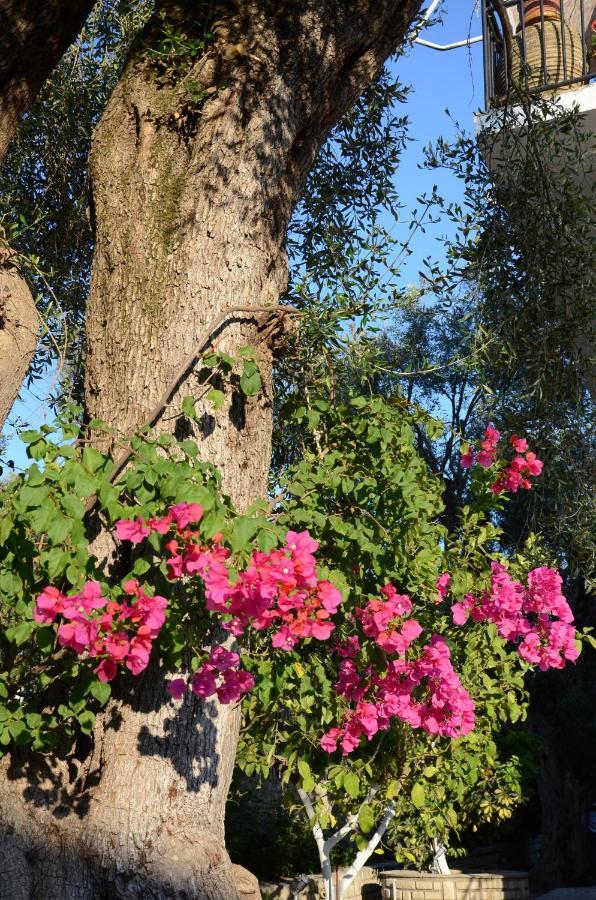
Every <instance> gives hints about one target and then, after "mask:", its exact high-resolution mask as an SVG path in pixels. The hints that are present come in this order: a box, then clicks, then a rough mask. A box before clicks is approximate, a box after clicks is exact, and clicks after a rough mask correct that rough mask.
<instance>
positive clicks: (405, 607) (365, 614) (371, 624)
mask: <svg viewBox="0 0 596 900" xmlns="http://www.w3.org/2000/svg"><path fill="white" fill-rule="evenodd" d="M381 593H382V594H383V595H384V597H385V599H384V600H381V599H379V600H371V601H370V602H369V603H368V604H367V605H366V607H365V608H364V609H357V610H355V616H356V618H357V619H359V620H360V624H361V625H362V630H363V632H364V633H365V635H366V636H367V637H370V638H372V639H373V640H374V641H375V643H376V644H378V645H379V647H381V648H382V649H383V650H385V652H386V653H399V654H401V655H403V654H404V653H405V652H406V650H407V649H408V647H409V646H410V644H411V643H412V641H415V640H416V638H417V637H419V636H420V635H421V634H422V628H421V626H420V625H419V623H418V622H417V621H416V619H407V620H406V621H405V622H403V623H402V624H401V627H400V620H401V617H402V616H405V615H409V613H411V612H412V601H411V600H410V598H409V597H407V596H406V595H405V594H398V593H397V591H396V590H395V588H394V587H393V585H391V584H386V585H385V587H383V588H381Z"/></svg>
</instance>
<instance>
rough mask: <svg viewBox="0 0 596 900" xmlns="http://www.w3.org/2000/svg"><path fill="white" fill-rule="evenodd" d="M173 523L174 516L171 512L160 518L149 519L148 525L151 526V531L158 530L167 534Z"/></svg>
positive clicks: (159, 532)
mask: <svg viewBox="0 0 596 900" xmlns="http://www.w3.org/2000/svg"><path fill="white" fill-rule="evenodd" d="M171 524H172V516H171V515H170V514H169V513H168V515H166V516H161V518H159V519H149V520H148V521H147V527H148V528H150V529H151V531H156V532H157V534H167V532H168V531H169V530H170V525H171Z"/></svg>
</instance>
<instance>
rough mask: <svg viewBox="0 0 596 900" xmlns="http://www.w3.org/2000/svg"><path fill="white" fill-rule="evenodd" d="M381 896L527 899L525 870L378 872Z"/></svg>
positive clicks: (397, 899)
mask: <svg viewBox="0 0 596 900" xmlns="http://www.w3.org/2000/svg"><path fill="white" fill-rule="evenodd" d="M380 880H381V886H382V898H383V900H528V898H529V896H530V892H529V888H528V876H527V873H525V872H493V873H486V872H482V873H478V874H473V875H464V874H463V873H462V872H452V873H451V875H431V874H427V873H425V872H408V871H399V872H398V871H394V872H391V871H389V872H381V873H380Z"/></svg>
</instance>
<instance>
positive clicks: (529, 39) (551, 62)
mask: <svg viewBox="0 0 596 900" xmlns="http://www.w3.org/2000/svg"><path fill="white" fill-rule="evenodd" d="M542 33H543V32H542V28H541V25H540V23H538V24H535V25H527V26H526V27H525V29H524V30H523V32H522V29H521V28H519V29H518V31H517V34H516V35H515V38H514V43H513V60H512V65H511V72H512V75H513V78H514V79H515V80H516V81H517V82H518V83H519V84H520V86H521V87H524V88H527V89H532V88H539V87H541V86H542V85H545V84H553V83H556V82H559V81H567V80H568V79H570V78H578V77H580V76H581V75H582V74H583V62H584V52H585V51H584V44H583V41H582V38H581V35H580V34H579V33H578V32H577V31H573V30H572V29H571V28H570V27H569V26H568V25H564V26H563V29H561V22H560V21H553V20H551V19H547V20H545V22H544V59H545V63H546V67H544V66H543V64H542ZM524 35H525V51H526V52H525V60H524V53H523V50H524V47H523V36H524ZM563 43H564V46H565V54H564V57H563ZM498 84H499V92H500V93H501V94H505V93H506V91H505V72H504V68H503V66H501V70H500V72H499V78H498ZM574 86H575V85H568V86H567V87H560V88H557V93H559V92H560V91H563V90H569V88H573V87H574Z"/></svg>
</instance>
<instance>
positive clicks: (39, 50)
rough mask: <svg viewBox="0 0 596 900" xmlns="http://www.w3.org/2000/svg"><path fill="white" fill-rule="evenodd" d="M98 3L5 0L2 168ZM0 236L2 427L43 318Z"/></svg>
mask: <svg viewBox="0 0 596 900" xmlns="http://www.w3.org/2000/svg"><path fill="white" fill-rule="evenodd" d="M92 6H93V0H0V165H1V164H2V161H3V159H4V156H5V155H6V151H7V150H8V146H9V144H10V142H11V141H12V139H13V137H14V136H15V134H16V131H17V129H18V126H19V122H20V120H21V116H22V115H23V113H25V112H26V111H27V110H28V109H29V108H30V107H31V105H32V103H33V101H34V100H35V98H36V97H37V94H38V93H39V91H40V89H41V87H42V85H43V83H44V82H45V80H46V78H47V77H48V76H49V75H50V73H51V72H52V70H53V69H54V67H55V65H56V63H57V62H58V60H59V59H60V57H61V56H62V54H63V53H64V52H65V50H66V48H67V47H68V45H69V44H70V43H71V42H72V41H73V40H74V38H75V37H76V36H77V33H78V32H79V30H80V28H81V26H82V24H83V22H84V20H85V17H86V16H87V14H88V13H89V10H90V9H91V7H92ZM2 237H3V236H2V233H1V231H0V428H2V425H3V424H4V420H5V419H6V416H7V415H8V413H9V411H10V408H11V406H12V404H13V402H14V399H15V397H16V395H17V394H18V391H19V388H20V387H21V383H22V381H23V378H24V377H25V374H26V372H27V369H28V368H29V363H30V362H31V359H32V358H33V354H34V352H35V345H36V341H37V330H38V317H37V311H36V308H35V302H34V300H33V297H32V295H31V291H30V290H29V287H28V286H27V282H26V281H25V279H24V278H23V277H22V276H21V275H20V274H19V269H18V260H17V258H16V257H15V255H14V254H12V253H10V252H9V251H8V249H7V248H6V247H3V244H2Z"/></svg>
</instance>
